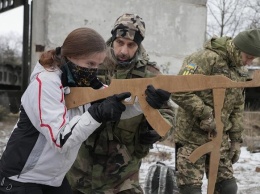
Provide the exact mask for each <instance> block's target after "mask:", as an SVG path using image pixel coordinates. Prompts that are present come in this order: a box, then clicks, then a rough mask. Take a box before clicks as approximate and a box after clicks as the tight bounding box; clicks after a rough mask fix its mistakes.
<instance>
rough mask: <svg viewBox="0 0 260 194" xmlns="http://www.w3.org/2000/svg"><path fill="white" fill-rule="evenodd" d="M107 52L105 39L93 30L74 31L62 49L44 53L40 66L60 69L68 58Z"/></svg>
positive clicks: (80, 29) (58, 48) (81, 29)
mask: <svg viewBox="0 0 260 194" xmlns="http://www.w3.org/2000/svg"><path fill="white" fill-rule="evenodd" d="M104 51H107V46H106V42H105V40H104V39H103V37H102V36H101V35H100V34H99V33H97V32H96V31H95V30H93V29H91V28H78V29H75V30H73V31H72V32H71V33H69V35H68V36H67V38H66V39H65V40H64V42H63V45H62V46H61V47H57V48H56V49H53V50H49V51H46V52H43V53H42V55H41V56H40V60H39V62H40V64H41V65H42V66H43V67H45V68H51V67H55V66H58V67H60V66H61V65H62V64H63V63H64V62H65V60H66V58H67V57H76V58H77V57H85V56H89V55H92V54H95V53H100V52H104Z"/></svg>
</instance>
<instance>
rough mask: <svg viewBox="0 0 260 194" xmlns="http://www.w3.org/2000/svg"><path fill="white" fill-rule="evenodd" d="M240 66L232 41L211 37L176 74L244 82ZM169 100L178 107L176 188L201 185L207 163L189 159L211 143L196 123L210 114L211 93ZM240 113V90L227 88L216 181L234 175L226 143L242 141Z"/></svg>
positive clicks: (175, 135)
mask: <svg viewBox="0 0 260 194" xmlns="http://www.w3.org/2000/svg"><path fill="white" fill-rule="evenodd" d="M241 66H242V64H241V58H240V51H239V50H237V48H235V46H234V44H233V43H232V39H231V38H229V37H222V38H212V39H211V40H209V41H208V42H206V44H205V48H204V49H203V50H201V51H198V52H196V53H193V54H191V55H190V56H188V57H187V58H185V60H184V62H183V65H182V68H181V70H180V72H179V75H190V74H204V75H225V76H226V77H228V78H230V79H231V80H234V81H245V80H246V78H247V74H246V73H245V72H244V71H243V69H242V68H241ZM172 99H173V101H175V102H176V103H177V104H178V105H179V106H180V107H179V108H178V113H177V117H176V120H177V123H176V125H177V127H176V131H175V134H174V137H175V141H176V142H177V143H179V144H181V145H182V147H181V148H179V150H178V153H177V163H178V165H177V167H178V171H179V176H178V180H177V181H178V184H179V186H180V185H189V184H190V185H199V186H201V184H202V182H201V179H202V176H203V173H204V167H205V165H206V164H207V162H208V161H207V156H203V157H202V158H200V159H199V160H198V161H197V162H196V163H195V164H191V163H190V161H189V160H188V156H189V155H190V154H191V152H192V151H193V150H194V149H196V148H197V147H198V146H200V145H202V144H204V143H206V142H208V141H210V139H208V133H207V132H206V131H204V130H202V129H200V127H199V126H200V125H199V124H200V121H201V120H202V117H203V115H208V114H210V113H211V112H212V111H213V96H212V90H205V91H198V92H187V93H178V94H174V95H172ZM243 110H244V96H243V89H242V88H229V89H226V95H225V100H224V105H223V109H222V114H221V120H222V122H223V124H224V136H223V142H222V145H221V161H220V165H219V171H218V177H217V181H221V179H227V178H230V177H232V176H233V171H232V165H231V162H230V160H229V159H228V158H229V157H228V156H227V154H228V151H227V150H229V149H230V145H229V142H228V141H229V140H230V141H233V142H242V131H243V126H242V122H243V121H242V120H243ZM213 114H214V112H213ZM205 162H206V164H205Z"/></svg>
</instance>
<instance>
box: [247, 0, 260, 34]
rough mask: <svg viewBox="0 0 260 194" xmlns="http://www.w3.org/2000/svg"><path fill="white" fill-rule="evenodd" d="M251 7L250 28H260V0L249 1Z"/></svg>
mask: <svg viewBox="0 0 260 194" xmlns="http://www.w3.org/2000/svg"><path fill="white" fill-rule="evenodd" d="M248 3H249V6H248V7H249V9H250V12H251V14H250V16H249V18H248V19H249V20H250V22H251V23H250V24H249V26H248V28H250V29H253V28H260V1H249V2H248Z"/></svg>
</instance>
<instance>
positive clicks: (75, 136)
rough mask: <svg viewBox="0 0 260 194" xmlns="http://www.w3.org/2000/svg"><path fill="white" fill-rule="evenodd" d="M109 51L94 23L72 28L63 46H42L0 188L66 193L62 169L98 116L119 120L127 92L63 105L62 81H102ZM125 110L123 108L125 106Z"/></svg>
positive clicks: (0, 163) (2, 165)
mask: <svg viewBox="0 0 260 194" xmlns="http://www.w3.org/2000/svg"><path fill="white" fill-rule="evenodd" d="M106 53H107V47H106V43H105V41H104V39H103V38H102V37H101V36H100V35H99V34H98V33H97V32H96V31H94V30H93V29H90V28H78V29H76V30H74V31H72V32H71V33H70V34H69V35H68V36H67V38H66V39H65V40H64V43H63V45H62V46H61V47H58V48H56V50H50V51H47V52H44V53H43V54H42V55H41V57H40V60H39V62H38V63H37V64H36V66H35V68H34V70H33V72H32V74H31V77H30V84H29V86H28V88H27V89H26V91H25V92H24V94H23V96H22V99H21V107H20V116H19V120H18V122H17V124H16V126H15V127H14V130H13V132H12V134H11V136H10V139H9V141H8V143H7V146H6V149H5V151H4V153H3V155H2V158H1V160H0V193H12V194H70V193H71V191H70V187H69V185H68V182H67V180H66V178H64V177H65V174H66V172H67V171H68V170H69V168H70V167H71V165H72V163H73V162H74V160H75V158H76V155H77V153H78V150H79V147H80V145H81V143H82V142H83V141H84V140H86V139H87V138H88V136H89V135H90V134H91V133H93V131H94V130H95V129H97V128H98V127H99V126H100V125H101V123H102V122H105V121H111V120H119V119H120V117H121V113H122V112H123V111H125V109H126V107H125V105H123V104H122V103H121V101H122V100H124V99H125V98H128V97H129V96H130V93H122V94H118V95H114V96H111V97H108V98H107V99H105V100H103V101H102V102H96V103H93V104H92V105H90V104H87V105H85V106H82V107H81V109H84V111H80V112H84V113H83V114H81V115H79V114H78V112H79V111H78V110H79V108H77V109H74V110H70V112H68V111H67V108H66V106H65V102H64V93H66V88H68V87H66V86H77V87H80V86H86V87H93V88H95V89H98V88H102V87H104V86H103V84H102V83H101V82H99V81H98V79H97V78H96V77H95V73H96V70H97V68H98V66H99V64H101V63H102V62H103V61H104V59H105V57H106ZM125 114H127V113H126V112H125Z"/></svg>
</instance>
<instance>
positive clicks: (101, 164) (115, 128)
mask: <svg viewBox="0 0 260 194" xmlns="http://www.w3.org/2000/svg"><path fill="white" fill-rule="evenodd" d="M118 33H121V32H118ZM126 36H131V37H132V39H134V35H133V34H131V33H130V34H127V35H126ZM114 38H115V37H114ZM114 38H113V37H112V38H111V39H109V40H108V42H107V44H108V45H109V46H111V44H112V41H113V39H114ZM102 68H103V69H101V70H99V74H100V76H99V77H100V79H101V81H103V82H105V83H106V84H109V82H110V79H111V78H115V79H132V78H145V77H153V76H155V75H157V74H160V72H159V70H158V68H157V67H156V66H155V64H154V63H151V62H149V58H148V55H147V54H146V52H145V50H144V49H143V47H142V45H139V49H138V51H137V54H136V56H135V59H134V60H132V63H131V64H129V65H127V66H120V65H117V66H116V67H115V69H106V68H105V67H104V66H103V67H102ZM159 111H160V113H161V114H162V115H163V116H164V118H165V119H167V120H168V121H169V122H171V123H173V119H174V110H173V109H172V107H170V106H168V107H165V108H163V109H159ZM145 130H147V126H146V119H145V117H144V115H143V114H140V115H138V116H135V117H133V118H130V119H124V120H120V121H119V122H107V123H103V124H102V125H101V127H99V129H97V130H96V131H95V132H94V133H93V134H92V135H91V136H90V137H89V138H88V139H87V140H86V141H85V142H84V143H83V144H82V146H81V148H80V151H79V154H78V157H77V159H76V161H75V163H74V165H73V166H72V168H71V170H70V171H69V172H68V174H67V177H68V180H69V182H70V184H71V186H72V188H73V189H74V190H78V191H80V192H82V193H85V194H90V193H91V194H115V193H120V194H127V193H129V194H130V193H131V194H134V193H136V194H138V193H143V191H142V189H141V187H140V185H139V168H140V165H141V160H142V158H144V157H145V156H146V155H147V154H148V152H149V149H150V148H151V146H152V145H151V144H150V145H145V144H141V143H140V141H139V137H140V136H139V135H140V134H141V133H142V132H144V131H145ZM170 131H171V130H170ZM170 131H169V134H170ZM169 134H167V135H166V136H165V137H164V138H166V137H167V136H168V135H169ZM161 140H163V139H161Z"/></svg>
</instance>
